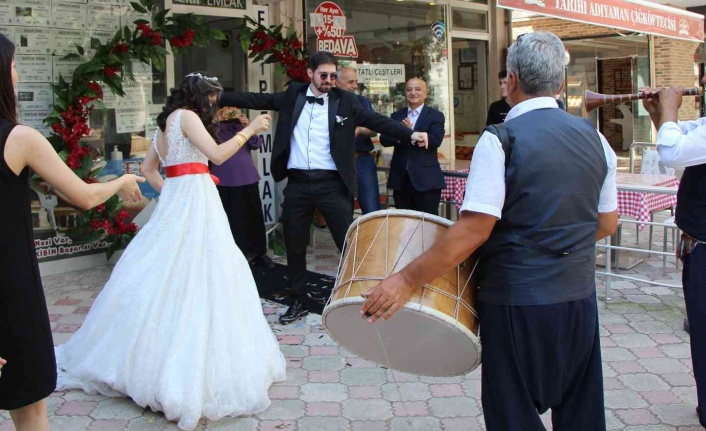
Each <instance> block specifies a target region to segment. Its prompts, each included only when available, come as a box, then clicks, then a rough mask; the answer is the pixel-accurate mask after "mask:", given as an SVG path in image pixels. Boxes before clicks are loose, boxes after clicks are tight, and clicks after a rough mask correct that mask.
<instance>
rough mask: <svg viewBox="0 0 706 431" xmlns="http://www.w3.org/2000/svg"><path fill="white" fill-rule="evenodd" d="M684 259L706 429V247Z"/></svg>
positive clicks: (696, 376)
mask: <svg viewBox="0 0 706 431" xmlns="http://www.w3.org/2000/svg"><path fill="white" fill-rule="evenodd" d="M683 258H684V271H683V272H682V285H683V286H684V302H685V303H686V316H687V317H688V318H689V329H690V332H689V337H690V338H691V363H692V365H693V368H694V379H695V380H696V395H697V399H698V405H699V413H700V417H699V422H700V423H701V426H702V427H705V428H706V245H704V244H697V245H696V247H695V248H694V250H693V251H691V253H688V254H685V255H684V256H683Z"/></svg>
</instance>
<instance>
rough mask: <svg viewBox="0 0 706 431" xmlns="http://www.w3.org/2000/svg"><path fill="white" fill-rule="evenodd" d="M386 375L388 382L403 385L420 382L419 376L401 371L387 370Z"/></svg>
mask: <svg viewBox="0 0 706 431" xmlns="http://www.w3.org/2000/svg"><path fill="white" fill-rule="evenodd" d="M385 374H386V375H387V381H388V382H397V383H403V382H418V381H419V376H415V375H414V374H409V373H403V372H401V371H394V370H387V372H386V373H385Z"/></svg>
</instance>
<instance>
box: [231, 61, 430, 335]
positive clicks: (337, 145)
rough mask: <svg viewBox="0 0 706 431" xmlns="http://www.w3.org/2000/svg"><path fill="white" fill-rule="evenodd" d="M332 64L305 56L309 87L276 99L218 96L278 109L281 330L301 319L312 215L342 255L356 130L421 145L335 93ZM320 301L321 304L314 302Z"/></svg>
mask: <svg viewBox="0 0 706 431" xmlns="http://www.w3.org/2000/svg"><path fill="white" fill-rule="evenodd" d="M337 64H338V63H337V61H336V58H335V57H334V56H333V55H332V54H331V53H328V52H324V51H320V52H317V53H314V54H312V55H311V57H310V58H309V63H308V68H307V73H308V75H309V77H310V78H311V84H304V83H299V82H291V83H290V84H289V86H288V87H287V90H286V91H283V92H280V93H272V94H268V93H224V94H223V96H222V97H221V102H220V103H221V105H222V106H238V107H240V108H250V109H259V110H270V111H279V118H278V120H277V128H276V131H275V139H274V145H273V149H272V165H271V167H270V169H271V171H272V177H273V178H274V179H275V181H278V182H279V181H282V180H284V179H285V178H288V179H289V180H288V182H287V186H286V187H285V188H284V196H285V199H284V202H283V204H282V218H281V221H282V225H283V227H284V242H285V247H286V250H287V267H288V270H289V280H290V287H291V289H292V293H293V295H294V296H295V297H296V301H295V302H294V303H293V304H292V305H291V306H290V307H289V309H287V311H286V312H285V313H284V314H283V315H282V316H281V317H280V322H281V323H283V324H286V323H290V322H293V321H295V320H297V319H299V318H300V317H302V316H304V315H306V314H307V313H308V310H307V308H306V306H305V304H304V303H303V302H302V299H303V297H304V296H306V295H307V292H306V286H305V283H304V281H305V277H306V249H307V246H308V245H309V229H310V227H311V222H312V219H313V215H314V209H318V210H319V211H321V213H322V214H323V215H324V218H325V219H326V223H327V225H328V227H329V229H330V230H331V235H332V236H333V239H334V241H335V242H336V246H337V247H338V249H339V250H343V243H344V241H345V236H346V231H347V230H348V227H349V226H350V224H351V223H352V222H353V197H354V196H355V195H356V194H357V178H356V172H355V146H354V144H353V141H354V138H355V128H356V126H364V127H367V128H368V129H371V130H374V131H376V132H379V133H385V134H387V135H392V136H395V137H396V138H398V139H406V140H409V141H411V142H419V143H420V144H419V145H426V142H427V135H426V133H419V132H414V131H413V130H412V129H411V128H409V127H407V126H405V125H404V124H402V123H400V122H397V121H393V120H391V119H389V118H387V117H385V116H383V115H381V114H378V113H375V112H373V111H367V110H364V109H362V108H361V107H360V105H359V104H358V99H357V96H356V95H355V94H353V93H351V92H348V91H345V90H340V89H338V88H335V87H334V86H333V84H334V83H335V82H336V79H337V77H338V76H337V73H336V66H337ZM309 296H310V297H311V298H312V299H314V300H319V301H324V300H326V299H327V298H316V297H313V296H312V295H309Z"/></svg>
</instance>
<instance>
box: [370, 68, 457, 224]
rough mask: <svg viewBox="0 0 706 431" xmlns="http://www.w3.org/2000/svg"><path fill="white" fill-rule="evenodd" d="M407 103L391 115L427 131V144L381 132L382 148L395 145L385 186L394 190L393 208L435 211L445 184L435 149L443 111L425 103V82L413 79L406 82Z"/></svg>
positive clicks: (416, 128) (442, 120) (442, 133)
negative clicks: (419, 143)
mask: <svg viewBox="0 0 706 431" xmlns="http://www.w3.org/2000/svg"><path fill="white" fill-rule="evenodd" d="M405 95H406V98H407V104H408V106H407V107H405V108H404V109H400V110H399V111H397V112H395V113H393V114H392V116H391V117H392V119H393V120H397V121H401V122H402V123H404V124H405V125H406V126H407V127H409V128H410V129H412V130H414V131H419V132H427V135H428V137H429V141H428V145H424V144H421V145H418V144H417V143H416V142H412V141H410V140H409V139H397V138H394V137H391V136H387V135H380V143H381V144H382V145H383V146H385V147H395V151H394V154H393V155H392V161H391V162H390V175H389V177H388V179H387V188H389V189H391V190H392V191H393V197H394V198H395V207H397V208H399V209H411V210H416V211H422V212H426V213H430V214H438V212H439V201H440V200H441V190H442V189H443V188H444V187H446V182H445V181H444V174H443V173H442V172H441V166H439V159H438V157H437V154H436V151H437V149H438V148H439V146H440V145H441V142H442V141H443V140H444V114H442V113H441V112H439V111H437V110H436V109H433V108H430V107H428V106H426V105H424V101H425V100H426V98H427V84H426V83H425V82H424V81H423V80H422V79H419V78H412V79H410V80H409V81H407V84H405Z"/></svg>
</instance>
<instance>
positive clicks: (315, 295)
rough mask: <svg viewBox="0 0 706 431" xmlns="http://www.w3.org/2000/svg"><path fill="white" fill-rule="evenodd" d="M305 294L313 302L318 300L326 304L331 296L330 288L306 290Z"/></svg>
mask: <svg viewBox="0 0 706 431" xmlns="http://www.w3.org/2000/svg"><path fill="white" fill-rule="evenodd" d="M306 296H308V297H309V299H311V300H313V301H315V302H318V303H320V304H326V303H327V302H328V299H329V297H330V296H331V290H329V289H322V290H317V291H311V292H307V294H306Z"/></svg>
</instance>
